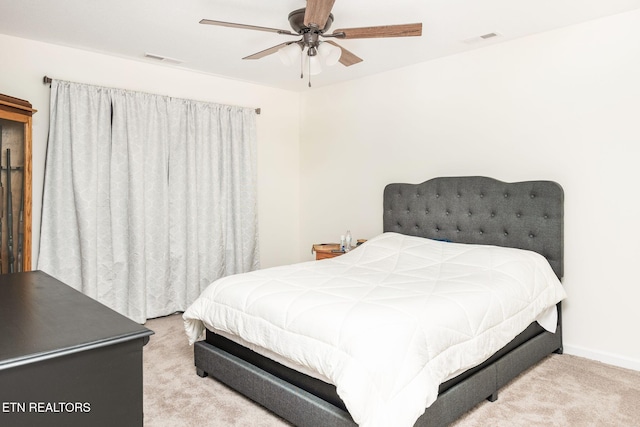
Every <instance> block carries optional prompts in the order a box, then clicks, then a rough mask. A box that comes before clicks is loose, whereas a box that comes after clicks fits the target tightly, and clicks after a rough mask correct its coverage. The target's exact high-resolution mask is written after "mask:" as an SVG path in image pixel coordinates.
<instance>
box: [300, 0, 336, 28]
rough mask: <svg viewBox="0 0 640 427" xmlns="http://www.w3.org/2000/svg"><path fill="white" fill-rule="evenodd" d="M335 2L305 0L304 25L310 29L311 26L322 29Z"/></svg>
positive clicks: (331, 0) (333, 0) (334, 0)
mask: <svg viewBox="0 0 640 427" xmlns="http://www.w3.org/2000/svg"><path fill="white" fill-rule="evenodd" d="M335 2H336V0H307V7H306V8H305V11H304V25H306V26H307V27H310V26H311V24H315V25H317V26H318V28H324V26H325V24H326V23H327V19H329V14H330V13H331V9H332V8H333V4H334V3H335Z"/></svg>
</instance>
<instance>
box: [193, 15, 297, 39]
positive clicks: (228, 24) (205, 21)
mask: <svg viewBox="0 0 640 427" xmlns="http://www.w3.org/2000/svg"><path fill="white" fill-rule="evenodd" d="M200 23H201V24H206V25H218V26H220V27H231V28H241V29H244V30H256V31H268V32H270V33H278V34H288V35H292V36H297V35H298V34H295V33H292V32H291V31H289V30H280V29H278V28H269V27H258V26H256V25H245V24H236V23H234V22H224V21H214V20H212V19H201V20H200Z"/></svg>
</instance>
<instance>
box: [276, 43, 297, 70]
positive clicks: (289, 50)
mask: <svg viewBox="0 0 640 427" xmlns="http://www.w3.org/2000/svg"><path fill="white" fill-rule="evenodd" d="M301 52H302V48H301V47H300V45H299V44H298V43H297V42H296V43H291V44H288V45H286V46H284V47H282V48H280V49H279V50H278V57H279V58H280V61H282V63H283V64H284V65H286V66H287V67H290V66H291V65H293V64H299V61H300V53H301Z"/></svg>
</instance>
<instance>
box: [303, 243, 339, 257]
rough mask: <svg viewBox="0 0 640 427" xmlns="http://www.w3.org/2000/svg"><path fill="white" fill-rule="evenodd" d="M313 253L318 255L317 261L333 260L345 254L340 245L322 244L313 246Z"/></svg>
mask: <svg viewBox="0 0 640 427" xmlns="http://www.w3.org/2000/svg"><path fill="white" fill-rule="evenodd" d="M311 252H312V253H313V252H315V253H316V260H321V259H327V258H333V257H337V256H340V255H342V254H344V252H343V251H341V250H340V244H339V243H320V244H317V245H313V247H312V248H311Z"/></svg>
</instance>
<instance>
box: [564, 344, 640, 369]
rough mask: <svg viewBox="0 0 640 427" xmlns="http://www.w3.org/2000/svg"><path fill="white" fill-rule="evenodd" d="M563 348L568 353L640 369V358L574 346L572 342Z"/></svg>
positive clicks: (622, 366) (609, 363)
mask: <svg viewBox="0 0 640 427" xmlns="http://www.w3.org/2000/svg"><path fill="white" fill-rule="evenodd" d="M563 348H564V352H565V353H566V354H571V355H574V356H580V357H584V358H587V359H591V360H597V361H598V362H602V363H606V364H608V365H613V366H619V367H621V368H626V369H633V370H635V371H640V360H636V359H630V358H627V357H622V356H619V355H617V354H612V353H607V352H604V351H594V350H589V349H587V348H584V347H580V346H574V345H570V344H564V346H563Z"/></svg>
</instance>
